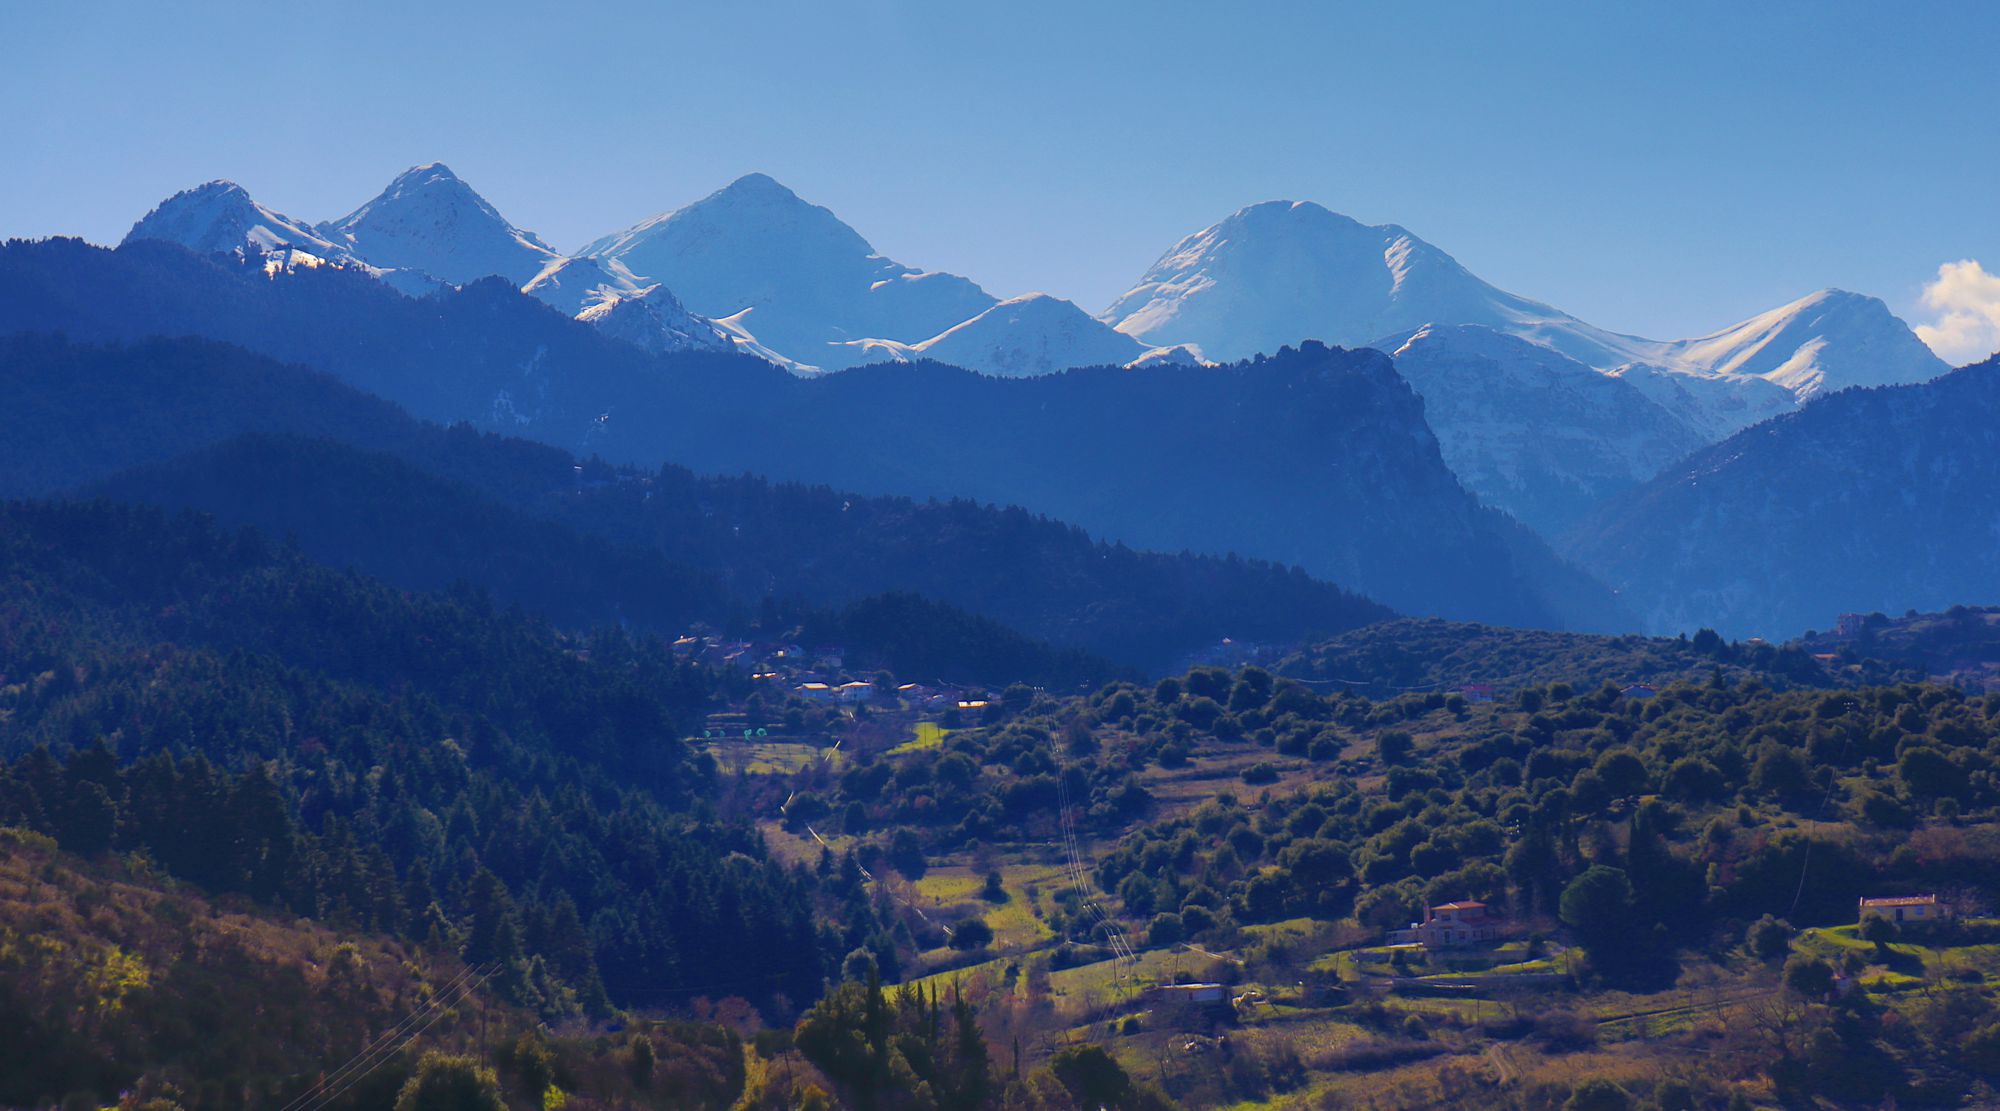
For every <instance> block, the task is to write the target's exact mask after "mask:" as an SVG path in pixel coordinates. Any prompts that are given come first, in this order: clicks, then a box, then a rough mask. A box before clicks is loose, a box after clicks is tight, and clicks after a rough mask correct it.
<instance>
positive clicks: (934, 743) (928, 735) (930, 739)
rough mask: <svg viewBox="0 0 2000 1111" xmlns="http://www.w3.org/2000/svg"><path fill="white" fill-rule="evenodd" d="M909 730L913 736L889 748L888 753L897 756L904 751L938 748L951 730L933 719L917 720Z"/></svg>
mask: <svg viewBox="0 0 2000 1111" xmlns="http://www.w3.org/2000/svg"><path fill="white" fill-rule="evenodd" d="M911 732H912V733H913V734H914V736H912V737H911V738H910V739H909V740H907V741H904V742H903V743H902V744H899V745H897V746H896V747H895V748H892V749H890V750H889V755H891V756H898V755H901V754H903V753H905V752H922V751H923V750H925V749H927V748H938V747H940V746H941V745H943V744H944V739H945V738H946V737H948V736H950V735H951V730H949V729H946V728H945V727H944V726H942V725H939V724H938V723H937V722H934V721H920V722H917V723H916V724H915V725H914V726H912V727H911Z"/></svg>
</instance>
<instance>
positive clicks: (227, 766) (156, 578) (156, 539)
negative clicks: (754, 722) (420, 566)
mask: <svg viewBox="0 0 2000 1111" xmlns="http://www.w3.org/2000/svg"><path fill="white" fill-rule="evenodd" d="M0 513H4V524H5V528H4V529H0V545H4V550H0V557H4V559H5V564H4V567H5V577H4V580H0V581H4V587H0V611H3V612H4V621H0V630H4V636H0V673H4V674H5V675H6V676H7V682H6V685H5V687H4V689H0V700H4V710H5V713H4V716H0V752H4V753H6V754H7V756H8V758H9V760H10V765H9V767H8V768H7V770H6V772H5V773H4V776H0V800H4V807H3V808H4V810H5V813H4V815H0V824H14V825H25V826H27V827H29V828H31V829H35V830H37V831H40V832H44V833H47V834H50V835H52V836H54V837H55V838H56V839H57V841H58V843H60V844H61V845H62V847H63V848H64V849H67V850H70V851H73V852H78V853H84V854H89V853H95V852H102V851H106V850H114V851H118V852H142V853H144V854H146V855H147V856H148V857H150V858H151V859H153V860H155V861H157V862H158V863H159V865H160V866H161V867H162V868H163V869H164V870H165V871H166V872H167V873H168V874H171V875H175V876H177V877H180V878H183V879H186V880H188V881H189V882H192V883H196V884H198V885H200V886H202V887H203V888H205V889H207V890H210V891H213V892H218V893H222V892H241V893H244V894H246V895H249V896H251V897H252V898H255V899H257V900H260V901H263V902H268V903H272V904H274V905H279V906H284V907H288V908H291V909H292V910H294V911H297V912H299V913H303V914H309V915H311V916H313V917H315V918H318V919H321V920H324V921H327V922H331V923H336V924H341V925H345V926H348V927H350V928H355V929H367V930H376V931H381V932H386V933H391V934H396V935H399V936H404V937H408V938H411V939H414V940H423V939H425V938H426V937H428V936H429V935H431V934H432V933H433V932H435V933H437V934H438V935H439V937H441V938H445V939H456V940H459V941H460V942H462V946H463V951H464V953H465V955H466V959H467V960H468V961H471V962H473V963H476V964H482V965H484V964H488V963H494V962H497V963H499V964H501V965H503V966H504V971H503V973H502V974H501V977H502V983H503V985H504V990H503V996H504V997H506V998H509V999H511V1000H513V1001H515V1002H517V1003H520V1004H522V1005H524V1006H529V1007H532V1008H535V1009H538V1010H541V1011H544V1012H546V1013H549V1014H557V1015H559V1014H564V1013H577V1012H579V1011H590V1010H597V1011H600V1012H601V1011H602V1009H603V1008H604V1007H605V1006H607V1005H608V1004H609V1003H611V1002H614V1001H615V1002H631V1001H636V1000H637V999H639V998H640V996H641V994H642V993H645V992H662V991H666V992H671V991H674V990H677V989H679V988H681V987H683V986H685V985H686V984H689V983H701V982H705V979H706V978H709V977H710V974H711V972H712V970H714V969H717V968H729V969H731V970H733V974H734V975H736V976H738V977H739V978H740V979H741V980H742V981H743V984H742V987H743V989H744V990H742V991H740V992H739V993H738V994H743V995H746V996H750V997H754V998H760V999H767V1000H768V999H770V998H773V997H774V996H776V995H778V994H783V995H785V996H787V997H789V998H790V999H792V1000H795V1001H802V1000H806V999H810V998H812V997H813V996H815V995H816V994H817V993H818V990H819V983H820V978H821V976H822V975H823V974H824V973H825V971H826V970H827V968H828V967H830V966H829V964H828V962H829V961H832V960H836V959H837V957H838V954H837V953H835V952H834V951H835V950H838V951H839V953H845V952H846V951H847V950H848V949H849V948H852V945H851V944H847V942H848V941H849V940H852V939H849V938H846V937H843V936H841V935H840V931H841V930H844V929H852V930H854V931H856V932H855V934H854V938H855V939H858V938H860V937H863V936H866V935H867V933H868V932H869V931H870V930H872V929H874V928H875V925H874V920H873V918H872V916H871V912H870V911H869V910H868V908H867V907H866V905H865V903H853V905H848V904H849V903H850V902H852V900H849V899H847V898H846V897H845V896H842V895H840V894H838V893H836V892H834V891H831V890H826V889H824V888H823V885H822V884H821V883H820V882H819V881H817V880H816V879H815V878H814V877H812V876H811V875H810V874H806V873H798V872H795V871H793V870H790V869H787V868H784V867H782V866H780V865H778V864H777V863H775V862H774V861H772V860H770V859H769V857H768V856H767V854H766V853H765V851H764V848H763V844H762V842H761V840H760V839H759V838H758V837H757V836H756V834H755V832H754V831H751V830H746V829H742V828H737V827H734V826H732V825H729V824H726V823H722V822H719V821H718V820H716V819H715V818H714V817H713V816H712V815H705V814H704V813H703V809H702V807H701V806H700V800H701V799H703V798H705V797H707V796H708V795H709V794H710V790H711V784H712V777H713V774H714V772H713V768H712V765H711V764H710V763H709V761H708V759H707V758H706V757H705V756H704V755H702V754H699V753H694V752H691V751H689V750H688V749H687V748H686V747H685V745H684V744H683V743H682V740H681V737H682V736H683V735H685V733H686V731H687V725H686V723H687V722H688V721H689V720H690V719H691V718H692V717H693V716H695V715H696V714H698V713H699V712H700V709H701V707H702V706H703V705H704V703H705V701H706V700H707V698H708V696H709V694H710V691H711V689H712V687H713V684H714V683H715V680H714V679H713V678H712V677H710V676H709V675H707V674H705V673H703V672H702V671H700V670H698V669H696V668H693V667H691V666H689V665H686V664H683V663H680V662H677V661H676V660H674V658H673V657H672V656H671V655H670V654H669V653H667V652H666V651H665V649H664V648H663V647H661V646H660V645H659V644H658V642H650V641H634V640H629V639H626V638H624V637H622V636H619V635H618V634H616V633H615V632H614V633H610V634H600V635H596V636H593V637H590V638H588V639H583V640H579V639H574V638H569V637H566V636H563V635H561V634H558V633H557V632H556V631H555V630H553V629H552V628H550V627H548V626H547V625H544V624H542V623H540V622H538V621H536V620H533V619H530V618H526V617H522V616H519V615H518V614H516V615H507V614H503V613H500V612H497V611H495V610H494V609H493V608H492V607H491V606H490V605H489V604H487V603H486V602H484V601H483V600H481V599H478V598H476V597H466V596H428V597H426V596H412V595H404V594H400V593H397V592H395V591H392V590H389V589H387V588H384V587H382V586H380V585H379V584H376V583H373V582H371V581H369V580H366V579H362V578H358V577H356V576H353V575H349V574H344V573H340V572H334V571H329V570H325V569H323V568H319V567H315V566H313V565H311V564H308V563H306V562H305V561H304V560H302V559H301V558H299V557H298V556H296V555H293V554H288V553H286V552H283V551H280V550H273V549H272V548H271V547H270V546H269V545H268V544H267V543H266V542H265V541H263V540H262V539H261V538H260V537H258V536H256V535H255V534H247V533H246V534H241V535H239V534H233V533H227V532H222V531H219V530H217V529H215V528H214V527H213V526H211V525H209V524H206V523H204V522H203V521H201V520H198V519H193V518H180V519H172V520H170V519H168V518H165V517H163V516H161V515H159V514H158V513H155V512H151V511H145V510H131V509H124V508H120V507H115V506H106V505H95V506H61V505H56V506H37V505H21V504H14V505H9V506H7V507H5V508H4V510H0ZM835 923H840V924H841V925H839V926H835V925H834V924H835Z"/></svg>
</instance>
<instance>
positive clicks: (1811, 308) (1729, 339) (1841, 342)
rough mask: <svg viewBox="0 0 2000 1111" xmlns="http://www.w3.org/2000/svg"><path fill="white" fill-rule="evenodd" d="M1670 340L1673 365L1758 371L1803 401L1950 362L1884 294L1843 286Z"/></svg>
mask: <svg viewBox="0 0 2000 1111" xmlns="http://www.w3.org/2000/svg"><path fill="white" fill-rule="evenodd" d="M1670 346H1671V349H1672V350H1671V359H1672V363H1671V365H1672V366H1673V367H1674V368H1675V369H1684V370H1691V371H1695V372H1699V373H1706V374H1724V375H1733V376H1750V377H1757V378H1762V379H1765V380H1766V381H1769V382H1772V383H1775V384H1777V385H1780V386H1783V387H1784V388H1785V389H1788V390H1790V391H1791V392H1792V394H1793V395H1794V396H1795V397H1797V398H1799V399H1800V400H1802V401H1803V400H1805V399H1806V398H1808V397H1811V396H1813V395H1815V394H1819V393H1827V392H1831V391H1833V390H1839V389H1845V388H1847V387H1849V386H1889V385H1900V384H1903V383H1908V382H1921V381H1925V380H1928V379H1931V378H1935V377H1937V376H1938V375H1940V374H1943V373H1944V372H1945V371H1946V370H1949V369H1950V368H1949V367H1948V366H1946V365H1945V363H1944V360H1942V359H1940V358H1938V357H1937V355H1935V354H1934V353H1932V351H1931V349H1930V348H1928V347H1926V346H1925V345H1924V343H1923V341H1922V340H1920V339H1918V338H1917V336H1916V333H1914V332H1912V331H1910V328H1909V326H1908V325H1907V324H1905V323H1904V322H1903V321H1902V320H1901V319H1899V318H1898V317H1897V316H1896V315H1895V314H1894V313H1892V312H1890V311H1889V306H1888V305H1886V304H1883V303H1882V301H1881V299H1879V298H1876V297H1869V296H1866V295H1865V294H1860V293H1849V292H1847V291H1846V290H1841V289H1822V290H1820V291H1819V292H1817V293H1813V294H1809V295H1807V296H1805V297H1801V298H1799V299H1798V300H1796V301H1793V302H1792V303H1791V304H1789V305H1781V306H1779V307H1778V308H1775V309H1772V310H1771V311H1769V312H1765V313H1760V314H1758V315H1756V316H1753V317H1751V318H1750V319H1748V320H1745V321H1743V322H1742V323H1740V324H1735V325H1732V326H1730V327H1728V328H1724V329H1723V330H1721V331H1719V332H1715V333H1713V334H1710V335H1706V336H1702V337H1700V338H1698V339H1689V340H1682V341H1680V342H1678V343H1675V344H1672V345H1670Z"/></svg>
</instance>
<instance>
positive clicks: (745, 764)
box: [708, 740, 841, 775]
mask: <svg viewBox="0 0 2000 1111" xmlns="http://www.w3.org/2000/svg"><path fill="white" fill-rule="evenodd" d="M708 753H709V755H711V756H713V757H715V763H716V766H717V767H719V768H721V769H722V770H723V771H724V772H726V773H729V774H732V775H733V774H735V773H736V772H738V771H742V772H744V773H746V774H749V775H791V774H792V773H794V772H797V771H799V770H800V769H802V768H805V767H807V766H809V765H811V764H812V763H813V761H815V760H825V761H830V762H831V763H832V764H833V766H834V767H836V768H838V767H839V766H840V761H841V756H840V754H839V753H837V752H833V751H832V750H831V749H826V748H821V747H820V746H818V745H812V744H806V743H804V742H802V741H756V740H751V741H739V740H727V741H710V742H708Z"/></svg>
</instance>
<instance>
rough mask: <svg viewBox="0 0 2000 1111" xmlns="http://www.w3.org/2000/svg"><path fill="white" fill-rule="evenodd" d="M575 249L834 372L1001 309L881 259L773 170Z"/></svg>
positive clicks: (951, 279) (959, 281)
mask: <svg viewBox="0 0 2000 1111" xmlns="http://www.w3.org/2000/svg"><path fill="white" fill-rule="evenodd" d="M578 253H579V254H582V255H585V256H588V257H591V258H596V259H600V260H616V261H617V262H620V263H622V264H624V266H625V267H626V268H627V269H629V270H630V271H631V272H632V273H633V274H635V275H637V276H638V277H639V278H640V279H642V280H644V281H649V282H660V283H662V284H664V285H666V286H667V288H669V289H672V290H673V291H674V293H675V294H676V295H677V296H679V297H680V298H681V299H682V300H683V301H684V302H685V303H686V304H687V306H688V307H689V308H690V309H692V310H693V311H695V312H697V313H700V314H702V315H704V316H707V317H710V318H712V319H716V320H724V319H727V320H729V321H731V322H733V323H734V324H735V325H736V326H737V327H740V328H743V329H745V330H746V331H748V332H754V333H755V335H756V338H757V339H758V341H760V342H762V343H763V344H764V345H766V346H767V347H770V348H773V349H775V350H777V351H780V352H782V353H784V354H785V355H787V356H789V357H790V358H792V359H793V360H795V361H796V362H798V363H800V364H805V365H811V366H820V367H827V368H829V369H838V368H839V367H843V366H851V365H854V363H853V360H856V359H862V358H864V357H865V354H864V352H862V351H861V350H860V349H858V348H857V347H856V346H854V345H852V344H850V342H849V341H853V340H860V339H865V338H880V339H886V340H891V341H895V342H896V343H900V344H914V343H918V342H921V341H923V340H925V339H928V338H930V337H932V336H935V335H937V334H938V333H940V332H943V331H944V330H946V329H948V328H950V327H952V326H953V325H955V324H958V323H960V322H962V321H965V320H967V319H969V318H971V317H973V316H976V315H977V314H979V313H980V312H983V311H984V310H985V309H986V308H988V307H989V306H991V305H992V304H993V303H994V299H993V297H992V296H991V295H989V294H988V293H986V291H985V290H982V289H980V288H979V287H978V286H977V285H974V284H973V283H972V282H970V281H967V280H966V279H964V278H961V277H958V276H957V275H954V274H944V273H934V272H927V271H921V270H917V269H915V268H913V267H909V266H904V265H902V264H901V263H898V262H896V261H895V260H893V259H889V258H884V257H883V256H881V255H879V254H877V253H876V252H875V249H874V247H872V246H870V245H869V243H868V241H867V240H866V239H864V238H862V237H861V235H860V233H859V232H856V231H855V230H854V229H853V228H851V227H849V226H847V225H846V224H845V223H843V222H841V220H840V218H839V217H838V216H835V215H834V214H833V212H832V211H831V210H829V209H827V208H825V207H823V206H820V205H815V204H812V203H811V202H809V201H806V200H804V199H803V198H801V197H799V195H798V194H796V193H794V192H792V191H791V190H790V189H788V188H786V187H785V186H784V185H782V184H780V183H778V182H777V181H776V180H774V179H772V178H771V177H770V176H768V175H766V174H748V175H745V176H744V177H741V178H738V179H737V180H736V181H734V182H731V183H730V184H729V185H727V186H724V187H723V188H721V189H718V190H716V191H715V192H714V193H711V194H709V195H708V196H706V197H703V198H702V199H701V200H698V201H696V202H694V203H693V204H690V205H687V206H685V207H683V208H679V209H675V210H674V211H672V212H666V213H662V214H660V215H658V216H654V217H651V218H649V219H646V220H643V221H641V222H639V223H637V224H634V225H633V226H632V227H630V228H627V229H625V230H624V231H621V232H617V233H614V234H612V235H608V236H605V237H603V238H602V239H599V240H597V241H595V242H593V243H590V244H589V245H587V246H585V247H584V248H583V250H582V251H580V252H578Z"/></svg>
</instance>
